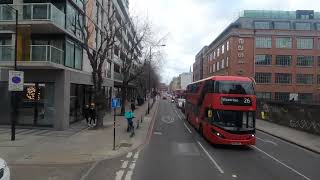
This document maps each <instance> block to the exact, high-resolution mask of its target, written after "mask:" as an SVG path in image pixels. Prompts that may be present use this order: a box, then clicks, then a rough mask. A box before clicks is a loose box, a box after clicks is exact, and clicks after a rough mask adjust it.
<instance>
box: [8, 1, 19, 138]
mask: <svg viewBox="0 0 320 180" xmlns="http://www.w3.org/2000/svg"><path fill="white" fill-rule="evenodd" d="M7 7H9V8H10V9H11V10H12V11H14V12H15V15H16V17H15V21H16V24H15V36H16V37H15V48H14V70H15V71H17V70H18V68H17V57H18V55H17V54H18V53H17V49H18V13H19V12H18V10H17V9H15V8H13V7H12V6H9V5H7ZM11 101H12V108H13V110H12V115H11V141H14V140H15V139H16V117H17V113H18V111H17V93H16V91H12V92H11Z"/></svg>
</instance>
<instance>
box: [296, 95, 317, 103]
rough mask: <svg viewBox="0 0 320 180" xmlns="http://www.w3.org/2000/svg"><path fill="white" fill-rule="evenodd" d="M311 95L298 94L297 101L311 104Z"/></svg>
mask: <svg viewBox="0 0 320 180" xmlns="http://www.w3.org/2000/svg"><path fill="white" fill-rule="evenodd" d="M312 96H313V94H312V93H298V100H299V101H301V102H311V101H312V100H313V98H312Z"/></svg>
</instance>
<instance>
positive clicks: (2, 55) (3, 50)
mask: <svg viewBox="0 0 320 180" xmlns="http://www.w3.org/2000/svg"><path fill="white" fill-rule="evenodd" d="M13 60H14V46H13V45H0V61H13Z"/></svg>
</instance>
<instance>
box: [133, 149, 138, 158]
mask: <svg viewBox="0 0 320 180" xmlns="http://www.w3.org/2000/svg"><path fill="white" fill-rule="evenodd" d="M139 153H140V151H137V152H136V154H135V155H134V157H133V158H134V159H138V158H139Z"/></svg>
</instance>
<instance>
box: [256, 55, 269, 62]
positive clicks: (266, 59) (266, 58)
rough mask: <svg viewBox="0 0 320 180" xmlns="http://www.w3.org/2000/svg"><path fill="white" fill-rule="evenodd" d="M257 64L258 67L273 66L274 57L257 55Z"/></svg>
mask: <svg viewBox="0 0 320 180" xmlns="http://www.w3.org/2000/svg"><path fill="white" fill-rule="evenodd" d="M256 64H257V65H271V64H272V56H271V55H266V54H259V55H256Z"/></svg>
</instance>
